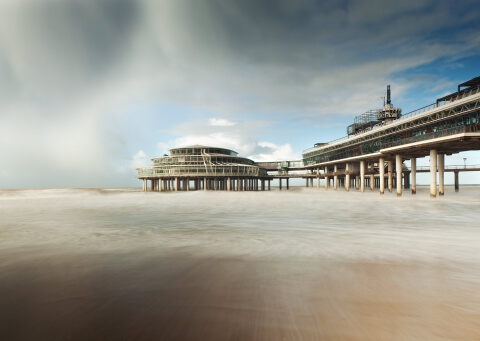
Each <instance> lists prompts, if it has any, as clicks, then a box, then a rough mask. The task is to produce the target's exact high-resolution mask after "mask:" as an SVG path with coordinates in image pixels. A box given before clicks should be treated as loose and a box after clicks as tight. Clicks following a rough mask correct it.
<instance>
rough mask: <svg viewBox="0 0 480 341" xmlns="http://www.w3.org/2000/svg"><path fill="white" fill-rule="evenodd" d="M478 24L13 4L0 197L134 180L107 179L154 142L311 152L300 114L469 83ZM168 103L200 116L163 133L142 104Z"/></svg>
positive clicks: (332, 112)
mask: <svg viewBox="0 0 480 341" xmlns="http://www.w3.org/2000/svg"><path fill="white" fill-rule="evenodd" d="M478 17H480V8H479V6H477V3H476V2H475V1H472V0H465V1H462V2H460V3H456V2H455V3H454V2H450V1H433V0H418V1H402V2H388V3H386V2H384V1H380V0H378V1H377V0H375V1H340V2H334V1H327V2H319V1H314V0H305V1H301V2H292V1H289V0H275V1H273V0H263V1H257V0H244V1H234V0H208V1H207V0H185V1H177V0H163V1H153V0H139V1H134V0H106V1H101V2H98V1H93V0H82V1H80V0H72V1H67V0H44V1H36V0H20V1H2V2H0V110H1V115H0V158H1V159H2V160H8V161H7V162H2V163H1V164H0V187H12V186H13V187H18V186H27V187H28V186H35V185H39V184H40V185H41V186H57V185H58V186H60V185H61V186H64V184H71V186H101V185H102V184H106V183H109V181H117V182H118V183H119V184H122V183H128V184H133V180H131V179H130V178H129V179H126V178H121V177H120V176H119V177H114V180H112V179H113V178H112V176H111V174H112V173H115V170H116V169H119V167H120V168H121V167H123V166H124V165H125V163H124V162H123V161H122V160H127V159H128V160H133V159H135V155H136V153H137V152H138V151H139V150H146V148H147V146H145V144H151V145H152V146H154V147H155V146H157V145H158V144H161V145H163V146H168V147H174V146H175V145H174V144H177V143H178V144H197V143H199V144H221V145H222V146H224V147H227V148H229V147H231V148H232V149H236V150H237V151H239V152H240V153H241V154H243V155H248V156H251V155H256V156H258V157H279V158H282V157H283V158H290V157H291V156H295V155H296V156H297V157H299V156H300V155H299V152H300V151H301V150H302V149H305V148H308V147H310V146H305V145H298V144H297V143H296V136H298V134H302V132H301V131H293V130H291V125H289V122H290V120H292V119H294V120H304V119H306V120H310V121H316V122H320V123H318V124H319V125H321V124H325V125H326V124H328V123H327V121H328V120H331V119H332V117H333V118H336V117H340V116H344V117H350V116H352V117H353V115H356V114H360V113H362V112H363V111H366V110H368V109H371V108H372V107H375V106H378V105H380V104H381V100H380V97H381V95H382V93H383V92H384V89H385V85H387V84H391V85H392V89H393V91H394V102H395V104H398V103H399V102H400V101H402V100H404V101H405V102H407V101H406V96H411V92H412V89H423V88H424V87H426V86H425V84H428V86H427V87H428V89H430V90H432V91H433V90H434V92H435V93H429V94H428V98H430V97H432V98H435V96H436V94H443V93H445V92H446V91H449V89H450V88H451V86H452V84H456V83H457V82H458V81H462V80H465V79H463V78H460V79H459V76H458V74H459V72H458V70H462V69H464V68H465V67H466V66H465V65H464V63H463V60H464V58H467V57H472V56H478V55H479V53H480V48H479V46H480V36H479V35H478V29H479V24H478ZM437 64H438V68H442V70H440V69H438V70H436V71H435V72H431V71H428V72H421V73H418V74H417V77H413V76H412V75H411V71H412V70H414V69H416V68H421V67H423V66H426V65H430V66H432V65H435V66H436V65H437ZM453 68H456V69H453ZM437 71H438V72H444V73H445V74H444V75H439V74H437V73H438V72H437ZM477 73H478V70H477ZM445 75H447V76H445ZM476 75H477V74H473V75H472V77H473V76H476ZM432 84H435V85H434V86H432ZM428 89H426V90H428ZM423 95H424V94H423V93H420V94H419V95H418V96H419V99H420V100H418V101H419V103H420V104H422V105H425V104H428V103H424V102H423V101H424V98H423V97H421V96H423ZM159 103H160V104H161V103H174V104H175V105H177V106H178V107H179V108H184V109H185V111H186V110H187V109H189V110H191V109H192V108H194V109H197V110H198V111H199V112H202V114H201V115H200V114H198V115H195V114H189V115H186V114H185V112H182V111H181V110H180V109H179V110H178V111H176V112H158V113H156V115H157V116H161V118H162V120H161V121H162V126H161V127H159V126H155V125H153V123H152V122H155V121H154V120H152V119H151V116H145V115H144V113H143V112H138V111H135V110H132V108H135V107H142V106H155V105H156V104H159ZM407 103H416V99H411V98H410V97H409V98H408V102H407ZM239 117H240V118H241V119H239ZM142 119H145V120H142ZM135 120H137V121H138V124H135V125H131V124H130V125H127V124H126V123H125V122H128V123H131V122H133V121H135ZM179 120H182V122H181V123H179V122H178V121H179ZM321 122H323V123H321ZM274 126H275V127H276V128H275V129H283V130H282V132H283V135H282V139H283V141H280V140H279V138H278V136H274V135H273V134H275V129H272V127H274ZM280 127H282V128H280ZM263 128H269V129H263ZM147 131H149V132H152V131H154V132H156V134H154V133H151V134H146V132H147ZM343 131H344V128H342V131H339V132H338V134H339V136H338V137H341V136H342V135H343V134H344V132H343ZM157 132H158V133H157ZM162 132H165V134H164V135H162ZM287 132H288V134H287ZM318 134H321V132H318ZM147 135H148V136H155V138H149V139H148V140H147V139H146V138H145V136H147ZM312 140H317V137H312ZM259 141H268V142H266V143H271V144H272V145H270V147H268V146H267V145H263V146H262V145H261V142H259ZM262 148H263V149H262ZM289 148H290V149H289ZM160 149H161V148H159V150H160ZM145 153H146V154H150V153H147V152H145ZM293 154H295V155H293ZM282 155H283V156H282ZM151 156H156V155H151ZM32 165H35V167H34V168H32ZM12 174H22V179H23V180H22V181H20V180H19V179H18V177H14V176H11V175H12Z"/></svg>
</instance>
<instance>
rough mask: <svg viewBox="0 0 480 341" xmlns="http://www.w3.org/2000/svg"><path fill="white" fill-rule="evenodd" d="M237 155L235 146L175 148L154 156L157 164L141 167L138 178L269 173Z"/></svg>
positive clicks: (154, 161)
mask: <svg viewBox="0 0 480 341" xmlns="http://www.w3.org/2000/svg"><path fill="white" fill-rule="evenodd" d="M237 155H238V154H237V153H236V152H235V151H233V150H229V149H224V148H216V147H206V146H192V147H182V148H174V149H170V155H165V156H163V157H157V158H153V159H152V161H153V165H151V166H148V167H143V168H138V169H137V173H138V178H157V177H158V178H161V177H170V176H181V177H196V176H198V177H208V176H227V177H236V176H238V177H259V176H267V171H266V170H265V169H263V168H260V167H259V166H257V165H256V164H255V162H254V161H252V160H250V159H247V158H243V157H238V156H237Z"/></svg>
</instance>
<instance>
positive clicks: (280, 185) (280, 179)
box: [278, 178, 282, 190]
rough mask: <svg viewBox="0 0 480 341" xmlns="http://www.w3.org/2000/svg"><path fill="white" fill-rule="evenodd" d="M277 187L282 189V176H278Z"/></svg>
mask: <svg viewBox="0 0 480 341" xmlns="http://www.w3.org/2000/svg"><path fill="white" fill-rule="evenodd" d="M278 187H279V188H280V190H282V178H278Z"/></svg>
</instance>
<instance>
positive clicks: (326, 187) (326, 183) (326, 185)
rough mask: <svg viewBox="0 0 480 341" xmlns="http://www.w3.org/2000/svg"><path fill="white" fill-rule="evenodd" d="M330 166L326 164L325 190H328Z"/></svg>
mask: <svg viewBox="0 0 480 341" xmlns="http://www.w3.org/2000/svg"><path fill="white" fill-rule="evenodd" d="M327 174H328V167H327V166H325V171H324V175H325V190H328V175H327Z"/></svg>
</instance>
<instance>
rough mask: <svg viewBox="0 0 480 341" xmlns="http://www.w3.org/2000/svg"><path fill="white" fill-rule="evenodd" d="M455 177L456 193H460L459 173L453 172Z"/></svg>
mask: <svg viewBox="0 0 480 341" xmlns="http://www.w3.org/2000/svg"><path fill="white" fill-rule="evenodd" d="M453 174H454V177H455V192H458V190H459V185H458V171H453Z"/></svg>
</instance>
